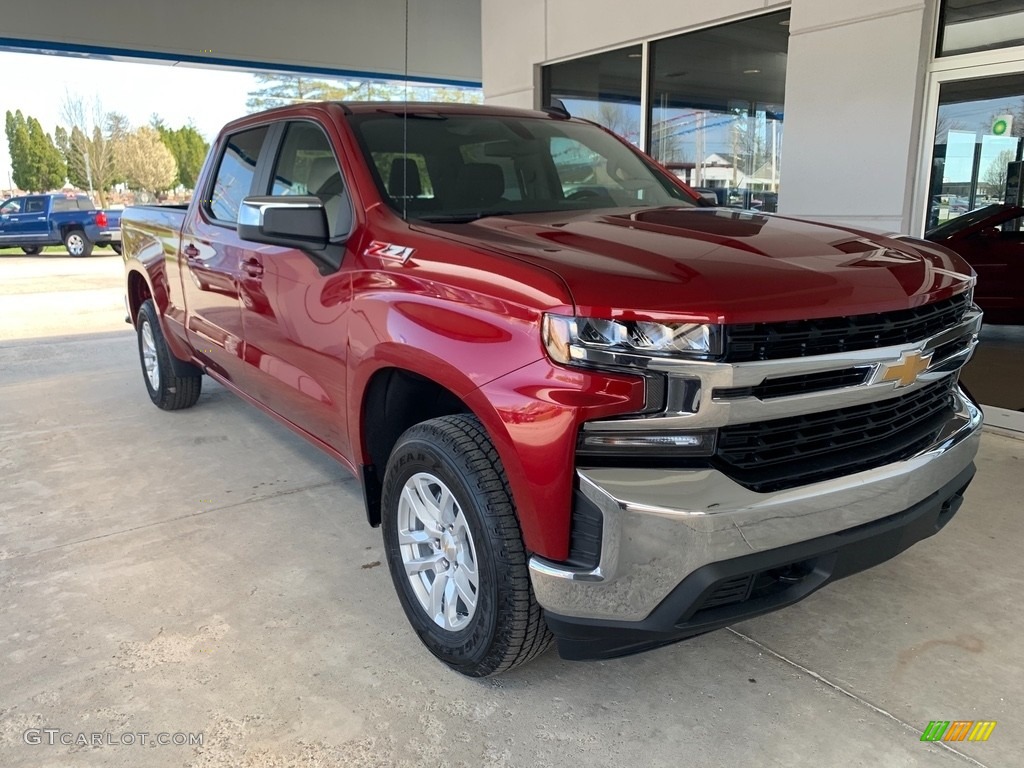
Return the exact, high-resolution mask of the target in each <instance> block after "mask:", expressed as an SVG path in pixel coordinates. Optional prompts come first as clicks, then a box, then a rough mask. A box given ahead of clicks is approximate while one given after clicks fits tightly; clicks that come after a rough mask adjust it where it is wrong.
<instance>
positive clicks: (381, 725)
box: [0, 257, 1024, 768]
mask: <svg viewBox="0 0 1024 768" xmlns="http://www.w3.org/2000/svg"><path fill="white" fill-rule="evenodd" d="M28 261H31V263H30V264H29V266H25V262H28ZM119 276H120V267H119V263H118V262H117V260H116V259H112V258H109V257H107V258H103V257H94V258H93V259H90V260H87V261H72V260H69V259H59V258H56V259H53V260H52V261H50V260H42V259H40V260H24V259H14V258H12V259H0V334H2V338H0V472H2V477H3V478H4V479H3V484H2V485H0V766H3V767H4V768H21V767H24V768H29V767H31V768H67V767H68V766H74V767H75V768H78V767H79V766H89V767H91V766H118V767H124V768H137V767H138V766H146V768H150V767H153V768H163V767H164V766H166V767H168V768H170V767H172V766H173V767H174V768H179V767H181V768H184V767H186V766H187V767H188V768H213V767H214V766H224V767H225V768H227V767H230V768H291V767H293V766H294V767H295V768H298V767H300V766H301V767H303V768H305V767H306V766H309V767H310V768H312V767H314V766H316V767H318V768H332V767H334V766H352V767H353V768H354V767H356V766H358V767H360V768H364V767H368V766H421V765H423V766H452V767H454V766H472V767H473V768H475V767H476V766H570V765H590V766H624V765H636V766H740V765H743V766H748V765H750V766H785V767H786V768H793V767H795V766H807V767H808V768H811V767H813V768H820V767H821V766H844V767H845V766H873V767H874V766H900V767H905V766H940V767H941V766H958V765H974V766H990V767H991V768H995V767H996V766H1005V767H1007V768H1010V767H1011V766H1014V767H1015V766H1019V765H1020V764H1021V757H1020V755H1021V751H1022V747H1024V693H1022V689H1024V642H1022V640H1021V637H1024V615H1022V612H1021V610H1020V608H1021V599H1020V595H1021V594H1022V593H1024V583H1022V581H1024V572H1022V569H1021V556H1020V551H1021V549H1020V542H1021V541H1022V539H1024V519H1022V516H1021V514H1020V510H1021V504H1020V494H1021V483H1020V476H1021V474H1022V470H1024V462H1022V461H1021V458H1022V456H1024V442H1020V441H1018V440H1014V439H1011V438H1008V437H1004V436H1000V435H996V434H987V435H986V436H985V438H984V440H983V446H982V453H981V457H980V461H979V467H980V470H979V474H978V478H977V480H976V481H975V484H974V486H973V487H972V489H971V491H970V492H969V494H968V497H967V501H966V503H965V504H964V506H963V508H962V510H961V512H960V513H959V514H958V515H957V517H956V518H955V519H954V521H953V522H952V523H951V524H950V525H949V526H948V527H947V528H946V529H945V530H944V531H943V532H942V533H941V534H940V535H938V536H936V537H935V538H932V539H929V540H927V541H925V542H922V543H921V544H919V545H917V546H915V547H914V548H912V549H911V550H909V551H908V552H906V553H904V554H903V555H902V556H900V557H899V558H897V559H896V560H894V561H891V562H889V563H887V564H885V565H883V566H881V567H879V568H877V569H875V570H873V571H870V572H867V573H864V574H861V575H858V576H855V577H852V578H850V579H847V580H845V581H842V582H839V583H837V584H834V585H832V586H830V587H827V588H826V589H824V590H823V591H821V592H819V593H817V594H816V595H814V596H812V597H811V598H809V599H808V600H806V601H804V602H803V603H801V604H799V605H797V606H795V607H792V608H790V609H787V610H785V611H783V612H781V613H776V614H774V615H771V616H767V617H763V618H760V619H757V620H755V621H750V622H746V623H744V624H741V625H738V626H736V627H734V628H731V629H728V630H722V631H719V632H715V633H712V634H710V635H705V636H703V637H700V638H697V639H694V640H691V641H689V642H686V643H682V644H678V645H675V646H672V647H669V648H665V649H661V650H658V651H654V652H651V653H647V654H643V655H639V656H634V657H631V658H627V659H621V660H617V661H611V662H599V663H570V662H564V661H561V660H560V659H559V658H558V656H557V655H556V654H555V653H554V652H550V653H548V654H547V655H545V656H544V657H543V658H541V659H540V660H539V661H537V662H535V663H534V664H532V665H530V666H527V667H525V668H523V669H521V670H518V671H516V672H514V673H511V674H508V675H505V676H502V677H499V678H496V679H492V680H484V681H473V680H467V679H464V678H462V677H460V676H458V675H456V674H454V673H452V672H449V671H448V670H447V669H446V668H444V667H443V666H442V665H440V664H439V663H438V662H436V661H435V660H434V659H433V657H432V656H430V654H429V653H427V652H426V650H424V649H423V648H422V646H421V645H420V644H419V642H418V640H417V639H416V637H415V636H414V634H413V633H412V631H411V630H410V629H409V627H408V625H407V624H406V621H405V619H404V617H403V615H402V612H401V609H400V607H399V605H398V601H397V599H396V598H395V597H394V594H393V591H392V587H391V582H390V578H389V575H388V573H387V569H386V567H385V566H383V565H381V562H382V561H383V559H384V553H383V548H382V546H381V541H380V535H379V532H378V531H376V530H373V529H370V528H368V527H366V525H365V523H364V522H363V513H362V510H361V508H360V498H359V489H358V486H357V484H356V483H355V482H354V480H353V479H351V478H350V477H348V476H347V475H346V474H345V472H344V471H343V470H341V469H340V468H338V467H337V466H336V465H334V464H333V463H332V462H331V461H330V460H329V459H327V458H326V457H324V456H322V455H321V454H319V453H318V452H317V451H316V450H315V449H313V448H311V447H310V446H308V445H307V444H306V443H305V442H303V441H302V440H301V439H299V438H297V437H295V436H294V435H292V434H291V433H289V432H288V431H286V430H284V429H283V428H281V427H279V426H277V425H276V424H275V423H273V422H272V421H270V420H269V419H267V418H266V417H264V416H263V415H262V414H260V413H259V412H257V411H256V410H255V409H253V408H250V407H248V406H246V405H244V404H243V403H242V402H240V401H239V400H238V399H236V398H235V397H233V396H231V395H229V394H228V393H226V392H225V391H224V390H223V389H221V388H220V387H218V386H216V385H213V384H211V383H210V382H206V389H205V392H204V395H203V397H202V399H201V400H200V402H199V404H198V405H197V406H196V407H195V408H193V409H191V410H189V411H184V412H180V413H163V412H161V411H159V410H157V409H156V408H154V407H153V406H152V405H151V404H150V403H149V400H148V399H147V397H146V394H145V391H144V389H143V384H142V380H141V375H142V374H141V372H140V370H139V364H138V360H137V357H136V351H135V341H134V336H133V334H132V332H131V331H130V330H129V329H128V328H127V327H126V326H124V325H123V323H122V322H121V320H122V317H123V310H121V309H120V306H119V296H120V290H119V288H118V287H117V286H118V280H119ZM97 281H99V282H100V283H102V284H103V285H105V286H106V287H99V288H98V287H96V282H97ZM104 281H106V282H104ZM79 289H80V290H84V291H100V293H98V294H92V295H91V296H90V297H89V298H88V299H86V298H85V297H84V296H75V293H76V291H77V290H79ZM15 291H16V292H17V294H18V296H25V295H28V294H32V295H34V300H33V301H31V302H30V301H28V300H24V299H21V298H19V299H18V300H17V301H16V302H12V301H10V296H11V295H12V293H13V292H15ZM57 294H60V295H57ZM18 302H21V303H18ZM111 304H113V307H112V308H109V309H108V310H105V311H95V312H93V311H91V310H90V307H93V306H94V305H95V306H97V307H98V306H104V307H109V305H111ZM35 308H43V310H44V311H37V309H35ZM110 312H113V313H114V314H113V315H110V314H109V313H110ZM19 313H21V314H19ZM68 313H70V315H69V314H68ZM118 313H121V314H118ZM31 315H34V316H35V318H36V321H35V322H34V323H28V322H27V318H28V317H29V316H31ZM28 326H30V327H28ZM26 330H27V331H30V332H31V335H33V336H36V337H38V338H36V339H35V340H24V336H25V335H28V334H26ZM69 330H73V331H78V332H80V333H79V335H77V336H73V337H68V336H66V335H64V334H66V333H67V332H68V331H69ZM19 334H22V335H19ZM955 719H961V720H972V719H986V720H996V721H998V725H997V727H996V728H995V730H994V732H993V733H992V736H991V738H990V740H989V741H988V742H986V743H963V744H957V745H955V746H954V747H953V748H948V747H945V746H942V745H936V744H929V743H922V742H921V741H920V740H919V737H920V731H921V729H923V728H924V727H925V726H926V724H927V723H928V721H930V720H955ZM31 728H51V729H59V730H60V731H61V732H64V733H67V734H70V736H69V737H67V738H70V739H72V740H74V739H75V738H77V736H78V734H86V738H91V734H92V733H98V732H106V733H107V734H109V737H105V738H109V739H112V740H114V741H115V742H116V741H117V740H119V739H122V738H134V739H135V741H136V744H134V745H126V744H104V745H103V746H75V745H70V746H61V745H59V744H57V745H53V746H50V745H48V744H47V743H46V741H45V739H46V738H47V737H46V735H45V734H43V735H42V739H43V743H42V744H26V743H25V740H24V733H25V731H26V729H31ZM143 732H145V733H148V734H150V735H149V736H148V741H149V742H152V739H153V738H155V734H157V733H160V732H164V733H179V732H181V733H189V732H192V733H196V732H201V733H202V734H203V743H202V745H201V746H199V745H193V746H174V745H167V746H157V747H153V746H145V747H143V746H140V745H139V744H138V741H139V740H140V739H141V737H139V736H137V735H135V736H132V735H133V734H139V733H143ZM56 738H58V739H59V736H58V737H56Z"/></svg>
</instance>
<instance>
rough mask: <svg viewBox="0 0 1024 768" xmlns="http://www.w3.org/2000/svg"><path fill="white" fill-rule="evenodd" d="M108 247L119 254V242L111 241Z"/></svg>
mask: <svg viewBox="0 0 1024 768" xmlns="http://www.w3.org/2000/svg"><path fill="white" fill-rule="evenodd" d="M110 247H111V248H112V249H113V250H114V253H116V254H117V255H118V256H120V255H121V244H120V243H111V244H110Z"/></svg>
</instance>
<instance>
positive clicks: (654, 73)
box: [650, 11, 789, 211]
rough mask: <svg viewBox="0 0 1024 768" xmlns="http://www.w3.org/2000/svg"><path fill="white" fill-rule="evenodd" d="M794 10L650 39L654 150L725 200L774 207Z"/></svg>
mask: <svg viewBox="0 0 1024 768" xmlns="http://www.w3.org/2000/svg"><path fill="white" fill-rule="evenodd" d="M788 46H789V11H783V12H780V13H772V14H768V15H765V16H758V17H755V18H752V19H746V20H744V21H738V22H735V23H732V24H726V25H724V26H719V27H713V28H711V29H706V30H701V31H699V32H692V33H689V34H685V35H679V36H677V37H672V38H668V39H665V40H658V41H656V42H654V43H652V44H651V57H652V65H651V130H650V134H651V146H650V153H651V155H652V156H653V157H654V158H655V159H656V160H658V161H659V162H661V163H662V164H663V165H665V166H666V167H667V168H668V169H669V170H671V171H672V172H674V173H675V174H676V175H677V176H679V177H680V178H681V179H682V180H683V181H685V182H687V183H688V184H689V185H690V186H692V187H694V188H696V189H699V190H702V191H704V193H705V194H706V195H707V196H709V197H710V195H712V194H714V195H715V197H716V199H717V200H718V202H719V204H720V205H728V206H737V207H743V208H757V209H761V210H764V211H774V210H776V207H777V200H778V191H779V157H780V152H781V149H782V114H783V103H784V101H785V90H786V54H787V51H788Z"/></svg>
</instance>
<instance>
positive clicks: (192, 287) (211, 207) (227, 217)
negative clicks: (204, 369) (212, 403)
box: [180, 125, 268, 383]
mask: <svg viewBox="0 0 1024 768" xmlns="http://www.w3.org/2000/svg"><path fill="white" fill-rule="evenodd" d="M267 133H268V126H265V125H263V126H259V127H257V128H250V129H248V130H244V131H240V132H239V133H236V134H234V135H233V136H230V137H229V138H228V140H227V142H226V143H225V147H224V150H223V153H222V154H221V157H220V161H219V163H218V165H217V170H216V173H215V174H214V178H213V181H212V183H211V185H210V186H209V188H208V189H207V190H206V191H205V193H204V198H203V200H202V203H201V204H200V205H199V206H196V209H195V210H196V213H194V214H193V216H192V217H191V220H190V221H189V222H188V225H187V226H186V227H185V231H184V232H183V233H182V237H181V256H180V258H181V260H182V262H183V265H182V272H181V275H182V292H183V294H184V296H185V306H186V322H185V327H186V329H187V332H188V337H189V343H190V344H191V345H192V348H193V349H194V350H195V351H196V354H197V356H198V357H199V358H200V359H202V360H203V361H204V362H205V363H207V365H209V366H210V368H211V369H212V370H213V371H215V372H216V373H218V374H219V375H220V376H222V377H223V378H225V379H227V380H228V381H231V382H233V383H239V382H238V381H237V380H238V379H239V377H240V376H241V375H242V374H243V373H244V371H243V368H244V363H243V362H242V350H243V346H242V308H241V301H240V298H239V293H238V291H239V283H240V280H241V277H242V274H243V273H242V268H243V266H242V265H243V263H244V262H245V261H246V260H247V259H250V258H251V251H250V247H251V244H249V243H245V242H243V241H242V240H241V239H240V238H239V237H238V234H237V231H236V221H237V219H238V209H239V208H240V207H241V203H242V200H243V199H244V198H245V197H247V196H248V195H250V194H252V193H253V185H254V183H255V173H256V163H257V161H258V160H259V156H260V150H261V149H262V148H263V142H264V141H265V140H266V137H267ZM197 194H198V190H197Z"/></svg>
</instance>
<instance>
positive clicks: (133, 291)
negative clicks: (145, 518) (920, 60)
mask: <svg viewBox="0 0 1024 768" xmlns="http://www.w3.org/2000/svg"><path fill="white" fill-rule="evenodd" d="M122 229H123V240H124V258H125V265H126V275H127V283H126V287H127V302H128V307H129V311H130V320H131V322H132V323H133V324H134V326H135V327H136V329H137V331H138V345H139V352H140V357H141V361H142V368H143V374H144V381H145V384H146V388H147V390H148V392H149V396H150V398H151V399H152V400H153V402H154V403H155V404H156V405H157V406H159V407H160V408H164V409H169V410H170V409H177V408H186V407H189V406H192V405H194V404H195V403H196V402H197V400H198V398H199V394H200V386H201V382H202V377H203V375H204V374H205V375H208V376H210V377H212V378H213V379H215V380H216V381H218V382H220V383H221V384H222V385H224V386H225V387H227V388H228V389H230V390H232V391H233V392H235V393H237V394H238V395H239V396H241V397H242V398H243V399H245V400H247V401H249V402H250V403H252V404H254V405H256V406H257V407H259V408H261V409H262V410H264V411H265V412H267V413H268V414H270V415H271V416H273V417H275V418H277V419H278V420H280V421H281V422H283V423H284V424H286V425H288V426H289V427H291V428H292V429H294V430H295V431H296V432H297V433H299V434H300V435H302V436H303V437H305V438H306V439H308V440H310V441H311V442H313V443H314V444H315V445H317V446H319V447H320V448H321V449H323V450H324V451H326V452H327V453H328V454H330V455H331V456H333V457H334V458H335V459H336V460H337V461H338V462H340V463H341V464H342V465H344V466H345V467H347V468H348V469H349V470H351V471H352V472H353V473H355V474H356V475H357V476H358V477H359V478H360V480H361V482H362V488H363V494H364V498H365V506H366V514H367V518H368V521H369V524H370V525H378V524H380V525H381V526H382V529H383V536H384V544H385V549H386V553H387V559H388V565H389V566H390V571H391V575H392V578H393V581H394V585H395V588H396V590H397V593H398V598H399V600H400V601H401V604H402V607H403V609H404V610H405V613H406V614H407V616H408V618H409V621H410V622H411V624H412V626H413V628H414V629H415V631H416V633H417V634H418V635H419V637H420V639H421V640H422V641H423V643H424V644H425V645H426V646H427V647H428V648H429V649H430V651H431V652H433V653H434V654H435V655H436V656H437V657H439V658H440V659H441V660H443V661H444V662H445V663H447V664H448V665H449V666H451V667H452V668H454V669H456V670H458V671H459V672H462V673H463V674H467V675H472V676H483V675H489V674H494V673H498V672H502V671H504V670H508V669H511V668H512V667H514V666H516V665H518V664H520V663H523V662H525V661H528V660H529V659H531V658H533V657H535V656H537V655H538V654H540V653H541V652H542V651H543V650H544V649H545V648H547V647H548V645H549V644H550V643H551V640H552V639H555V640H556V641H557V643H558V647H559V651H560V652H561V654H562V655H563V656H564V657H566V658H573V659H585V658H610V657H614V656H619V655H623V654H627V653H633V652H636V651H640V650H645V649H648V648H653V647H656V646H659V645H664V644H666V643H671V642H674V641H677V640H680V639H683V638H686V637H692V636H694V635H697V634H700V633H703V632H708V631H710V630H713V629H717V628H720V627H723V626H726V625H728V624H731V623H733V622H736V621H738V620H741V619H746V618H749V617H752V616H756V615H759V614H763V613H765V612H768V611H771V610H774V609H777V608H780V607H782V606H785V605H789V604H791V603H794V602H796V601H797V600H800V599H802V598H804V597H806V596H807V595H809V594H810V593H812V592H814V591H815V590H817V589H818V588H820V587H821V586H823V585H824V584H826V583H827V582H829V581H831V580H833V579H837V578H840V577H843V576H847V575H849V574H851V573H854V572H857V571H859V570H862V569H864V568H867V567H870V566H872V565H875V564H877V563H880V562H882V561H885V560H887V559H889V558H891V557H892V556H894V555H896V554H897V553H899V552H900V551H902V550H903V549H905V548H907V547H908V546H910V545H912V544H913V543H915V542H917V541H919V540H921V539H923V538H925V537H927V536H930V535H932V534H933V533H935V532H936V531H938V530H939V529H940V528H941V527H942V526H943V525H945V524H946V523H947V522H948V521H949V520H950V518H951V517H952V516H953V514H954V513H955V511H956V510H957V508H958V507H959V505H960V503H961V499H962V494H963V492H964V490H965V488H966V487H967V485H968V483H969V482H970V481H971V478H972V476H973V474H974V464H973V460H974V456H975V453H976V451H977V447H978V442H979V430H980V425H981V412H980V410H979V408H978V407H977V405H976V404H975V403H974V402H972V400H971V399H970V397H969V396H968V395H967V394H966V393H965V392H964V391H963V390H962V389H961V388H960V387H959V386H958V383H957V381H958V375H959V370H960V368H961V367H962V366H963V365H964V363H965V362H966V361H967V360H968V358H969V357H970V356H971V353H972V351H973V349H974V346H975V344H976V339H977V332H978V330H979V327H980V324H981V313H980V311H979V310H978V308H977V307H976V306H975V305H974V302H973V300H972V289H973V281H974V278H973V275H972V273H971V270H970V268H969V267H968V266H967V265H966V264H965V263H964V262H963V261H962V260H961V259H960V258H959V257H958V256H956V255H955V254H953V253H952V252H950V251H948V250H946V249H945V248H943V247H942V246H939V245H935V244H933V243H928V242H924V241H920V240H914V239H909V238H905V237H899V236H882V235H877V234H871V233H867V232H862V231H858V230H855V229H851V228H844V227H834V226H825V225H822V224H816V223H809V222H802V221H798V220H795V219H792V218H788V217H785V216H781V215H768V214H764V213H758V212H753V211H741V210H735V209H728V208H719V207H714V206H713V205H711V204H709V203H708V202H707V201H704V200H703V199H701V198H700V196H699V195H697V194H696V193H694V192H692V191H690V190H689V189H688V188H687V187H685V186H683V185H682V184H681V183H680V182H679V181H678V180H677V179H676V178H675V177H673V176H672V175H671V174H669V173H667V172H666V171H664V170H663V169H662V168H660V167H659V166H658V165H656V164H655V163H654V162H653V161H652V160H650V159H649V158H648V157H646V156H644V155H643V154H641V153H639V152H637V151H636V150H635V149H633V148H632V147H630V146H629V145H628V144H626V143H624V142H622V141H620V140H619V139H617V138H616V137H614V136H613V135H612V134H610V133H608V132H607V131H605V130H603V129H602V128H599V127H598V126H596V125H593V124H591V123H588V122H586V121H583V120H578V119H573V118H570V117H569V116H568V115H567V114H566V113H564V112H562V111H559V110H556V109H553V110H550V111H545V112H531V111H523V110H514V109H505V108H497V107H474V106H462V105H431V104H408V105H402V104H349V105H346V104H339V103H323V104H315V105H303V106H296V107H288V108H284V109H279V110H273V111H269V112H264V113H261V114H256V115H250V116H248V117H245V118H242V119H240V120H237V121H235V122H232V123H231V124H229V125H228V126H227V127H226V128H225V129H224V130H223V132H222V133H221V135H220V137H219V139H218V141H217V142H216V144H215V145H214V147H213V148H212V149H211V152H210V155H209V158H208V159H207V162H206V167H205V169H204V170H203V173H202V176H201V178H200V180H199V184H198V187H197V191H196V197H195V199H194V200H193V201H192V202H191V204H190V205H189V206H187V208H186V207H181V208H161V207H153V208H147V207H140V208H131V209H128V210H127V211H125V214H124V217H123V220H122ZM209 407H214V406H209Z"/></svg>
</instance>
